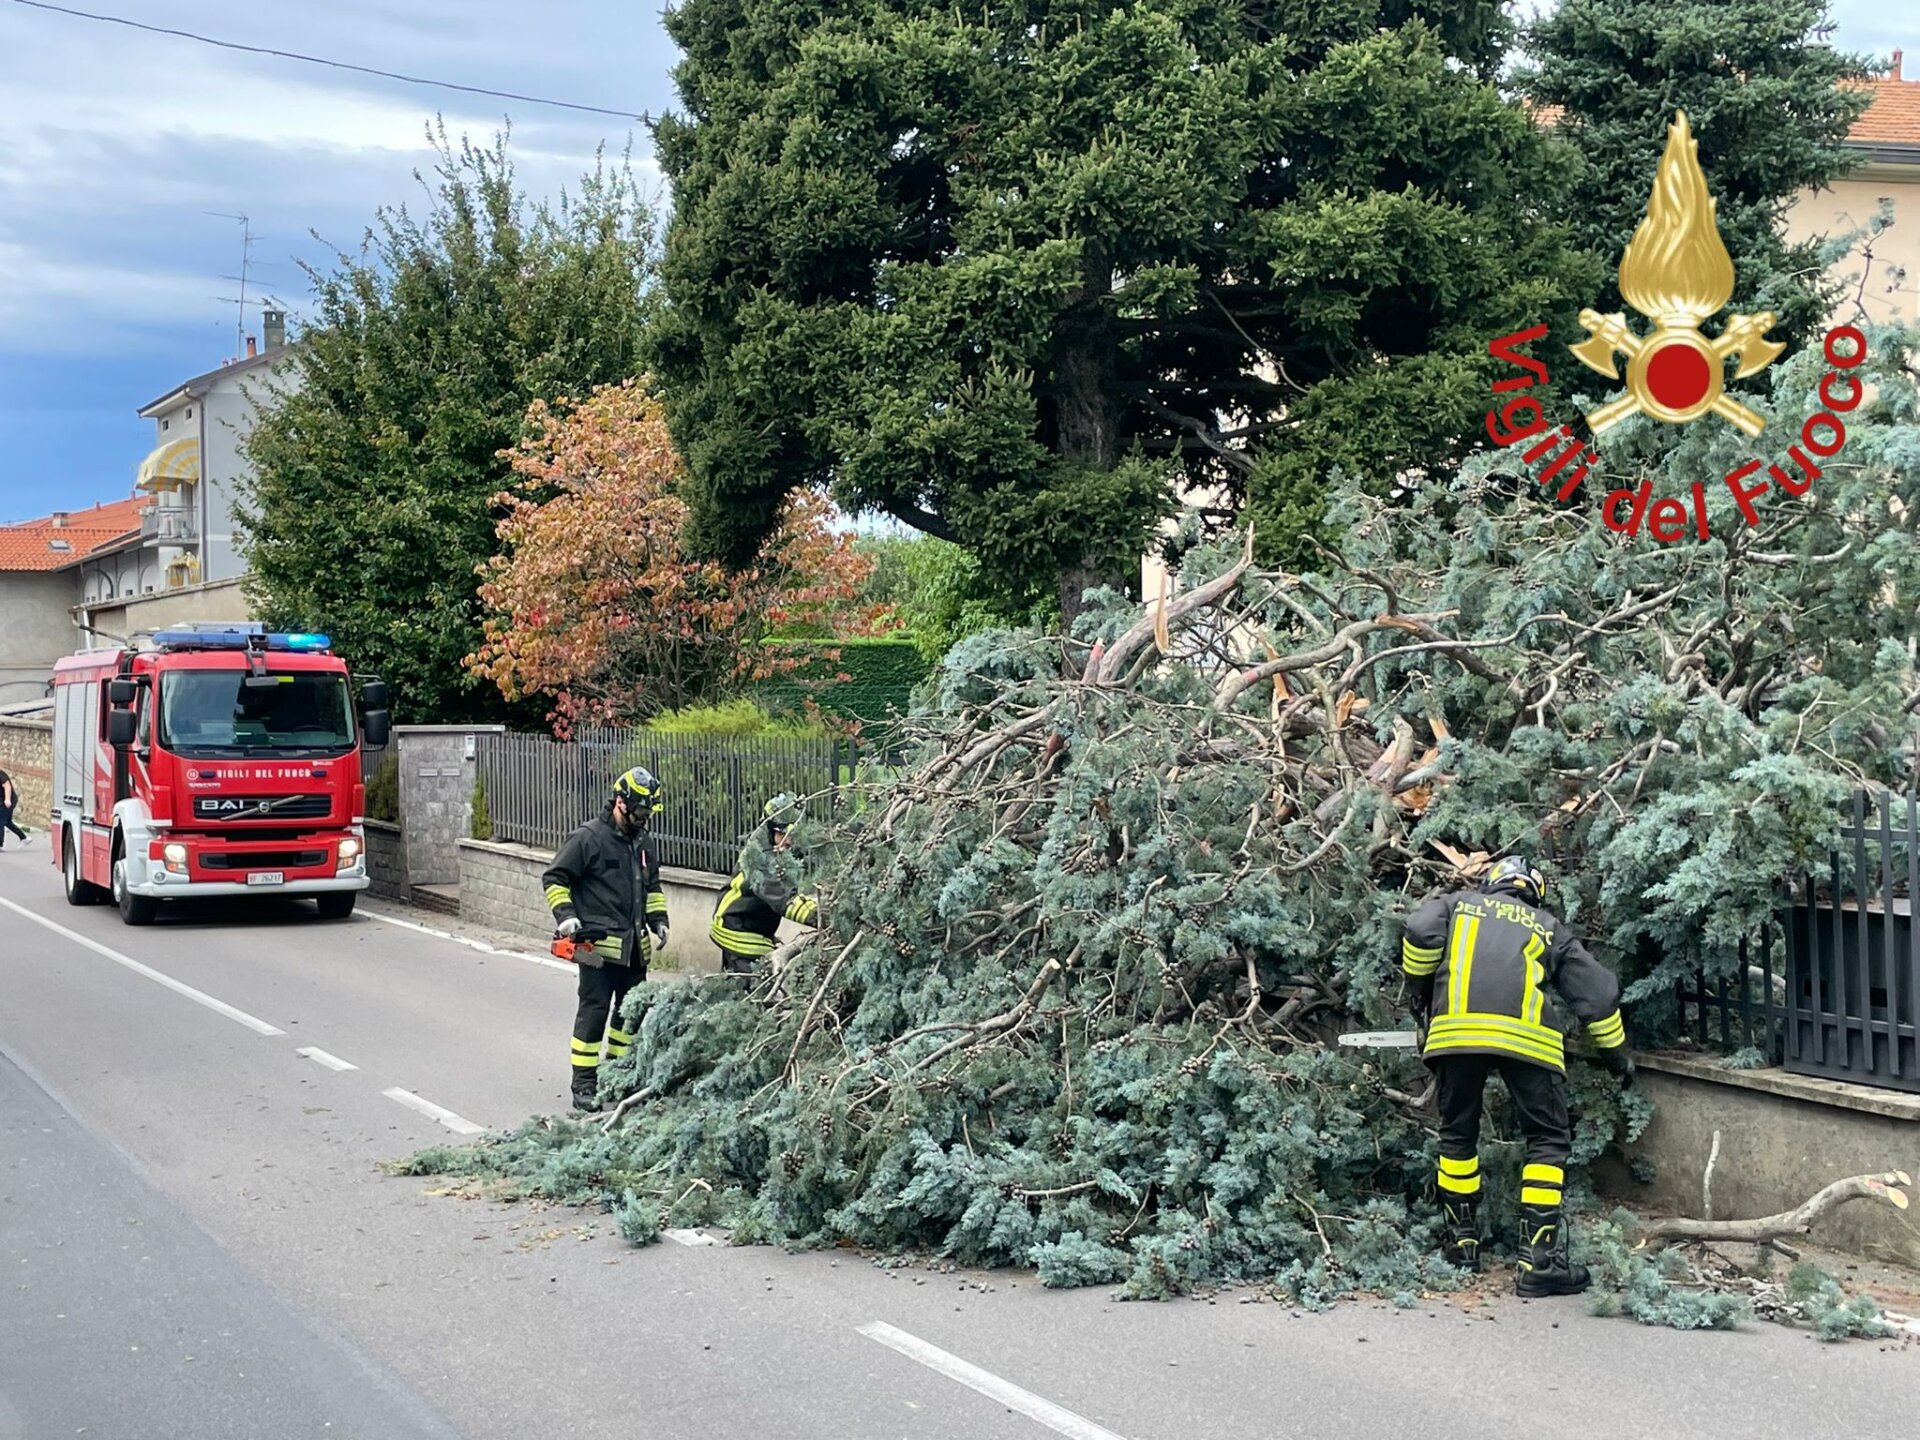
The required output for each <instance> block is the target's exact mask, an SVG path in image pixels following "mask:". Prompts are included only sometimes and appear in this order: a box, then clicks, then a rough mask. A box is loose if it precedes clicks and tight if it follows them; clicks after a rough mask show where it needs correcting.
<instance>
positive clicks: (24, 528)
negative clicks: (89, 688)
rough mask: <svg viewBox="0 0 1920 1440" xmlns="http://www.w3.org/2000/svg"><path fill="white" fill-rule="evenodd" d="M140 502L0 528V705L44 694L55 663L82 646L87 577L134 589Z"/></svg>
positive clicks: (123, 502)
mask: <svg viewBox="0 0 1920 1440" xmlns="http://www.w3.org/2000/svg"><path fill="white" fill-rule="evenodd" d="M144 503H145V502H144V501H142V500H141V499H138V498H135V499H130V500H115V501H113V502H111V503H109V504H105V505H95V506H93V507H92V508H91V509H87V510H73V511H66V510H60V511H55V512H54V513H53V514H51V515H48V516H45V517H44V518H42V519H39V520H28V521H25V522H23V523H21V524H18V525H0V705H9V704H13V703H15V702H24V701H31V700H36V699H39V698H40V697H42V696H43V695H45V694H46V688H47V683H48V680H49V679H50V678H51V676H52V674H53V662H54V661H55V660H57V659H58V658H59V657H60V656H62V655H67V654H71V653H72V652H73V651H75V650H78V649H82V648H84V644H85V637H84V636H83V635H81V634H79V633H77V632H76V631H75V629H74V623H75V620H74V606H75V605H76V604H77V603H78V601H79V599H80V596H81V594H82V593H83V586H84V585H85V583H87V582H86V581H85V580H84V579H83V572H84V571H86V570H87V569H89V568H92V569H93V570H94V571H95V573H96V574H97V575H99V576H100V577H102V578H103V580H104V579H107V578H109V577H110V582H111V583H113V584H114V585H116V586H125V587H137V586H138V584H139V582H140V570H139V556H138V555H137V554H136V553H134V552H133V551H132V550H130V548H129V542H130V541H137V540H138V539H139V536H140V508H141V506H142V505H143V504H144Z"/></svg>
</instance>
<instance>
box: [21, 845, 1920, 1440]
mask: <svg viewBox="0 0 1920 1440" xmlns="http://www.w3.org/2000/svg"><path fill="white" fill-rule="evenodd" d="M429 923H430V924H432V923H438V922H431V921H430V922H429ZM49 927H58V928H49ZM571 1013H572V982H571V976H570V974H569V973H566V972H562V971H558V970H555V969H553V968H551V967H550V966H547V965H542V964H538V963H534V962H533V961H530V960H527V959H524V958H516V957H514V956H511V955H507V954H502V953H498V952H487V951H482V950H479V949H475V948H472V947H471V946H467V945H462V944H459V943H457V942H455V941H453V940H450V939H444V938H437V937H435V936H432V935H427V934H422V933H419V932H418V931H417V930H412V929H407V928H403V927H402V926H401V925H397V924H393V923H388V922H385V921H382V920H378V919H374V918H370V917H366V916H360V917H356V918H355V919H354V920H352V921H350V922H347V923H345V924H322V923H321V922H319V921H317V920H316V919H315V918H314V917H313V916H312V914H311V911H310V910H308V909H306V908H305V907H302V906H298V905H294V904H290V903H286V902H274V901H262V902H260V903H258V904H251V905H248V906H247V907H245V908H243V909H212V908H208V909H203V910H194V911H189V910H181V911H179V912H177V913H168V914H166V916H165V918H163V920H162V922H161V923H160V924H159V925H157V926H155V927H153V928H151V929H147V930H131V929H128V928H126V927H123V926H122V925H121V924H120V922H119V919H118V916H117V915H116V914H115V913H114V912H112V911H111V910H106V909H72V908H69V907H68V906H67V905H66V904H65V902H64V901H63V900H62V898H61V896H60V893H59V886H58V878H57V876H56V874H55V872H54V869H53V867H52V866H51V865H50V864H49V863H47V857H46V852H45V851H44V850H31V849H30V850H27V851H25V852H20V851H16V850H15V849H13V848H12V847H9V848H8V849H7V850H6V851H5V852H4V854H0V1440H13V1437H15V1436H20V1437H29V1440H43V1437H53V1436H61V1435H72V1434H85V1435H88V1436H91V1437H94V1440H102V1437H105V1440H172V1437H175V1436H178V1437H181V1440H187V1437H193V1440H202V1437H224V1436H229V1435H231V1436H247V1437H256V1436H257V1437H276V1440H277V1437H282V1436H285V1437H302V1440H304V1437H305V1436H307V1435H326V1436H352V1437H365V1440H412V1437H414V1436H416V1435H418V1436H429V1435H442V1434H445V1435H461V1436H467V1437H472V1440H495V1437H498V1440H523V1437H528V1436H541V1437H558V1436H591V1437H600V1436H616V1435H617V1436H633V1435H644V1436H647V1437H649V1440H673V1437H683V1436H684V1437H689V1440H695V1437H698V1440H709V1437H727V1436H753V1437H755V1440H785V1437H858V1440H869V1437H871V1440H894V1437H900V1440H907V1437H912V1440H933V1437H954V1440H1047V1437H1049V1436H1053V1435H1066V1436H1069V1437H1074V1440H1111V1437H1128V1440H1197V1437H1221V1440H1238V1437H1249V1440H1251V1437H1259V1440H1276V1437H1279V1440H1285V1437H1295V1436H1300V1437H1306V1436H1312V1437H1315V1440H1338V1437H1346V1436H1354V1437H1360V1436H1365V1437H1367V1440H1377V1437H1379V1436H1380V1435H1382V1434H1408V1433H1412V1434H1417V1435H1419V1436H1421V1437H1422V1440H1441V1437H1448V1436H1461V1437H1467V1436H1473V1437H1504V1436H1514V1437H1521V1436H1526V1437H1528V1440H1538V1437H1540V1436H1542V1435H1550V1436H1557V1437H1569V1436H1585V1435H1595V1436H1600V1435H1604V1436H1609V1437H1618V1436H1642V1435H1645V1436H1654V1435H1659V1436H1667V1435H1676V1434H1686V1435H1688V1436H1690V1437H1700V1440H1710V1437H1720V1436H1726V1437H1729V1440H1733V1437H1738V1440H1761V1437H1770V1436H1781V1437H1792V1440H1804V1437H1806V1436H1808V1435H1818V1434H1832V1433H1839V1432H1842V1431H1881V1432H1894V1431H1899V1432H1904V1431H1905V1430H1906V1429H1907V1428H1910V1427H1911V1424H1912V1419H1913V1408H1914V1397H1915V1396H1916V1395H1920V1370H1916V1369H1915V1365H1916V1360H1917V1357H1916V1354H1915V1353H1914V1352H1889V1351H1885V1350H1882V1349H1881V1348H1880V1347H1878V1346H1875V1345H1871V1344H1855V1345H1848V1346H1839V1347H1833V1346H1823V1345H1820V1344H1818V1343H1817V1342H1814V1341H1813V1340H1811V1339H1809V1338H1807V1337H1805V1336H1802V1335H1796V1334H1792V1333H1789V1332H1786V1331H1783V1330H1780V1329H1777V1328H1775V1327H1769V1326H1753V1327H1750V1328H1748V1329H1746V1330H1744V1331H1741V1332H1738V1333H1734V1334H1710V1335H1679V1334H1675V1333H1672V1332H1666V1331H1654V1330H1647V1329H1642V1328H1640V1327H1638V1326H1635V1325H1632V1324H1631V1323H1628V1322H1623V1321H1600V1320H1595V1319H1591V1318H1589V1317H1588V1316H1587V1315H1586V1313H1585V1310H1584V1308H1583V1306H1582V1304H1581V1302H1580V1301H1578V1300H1568V1301H1552V1302H1535V1303H1533V1304H1521V1303H1519V1302H1514V1301H1508V1302H1505V1303H1503V1304H1500V1305H1498V1306H1495V1307H1493V1308H1492V1309H1490V1310H1487V1311H1483V1312H1480V1313H1478V1314H1465V1313H1462V1312H1460V1311H1459V1310H1456V1309H1454V1308H1451V1307H1447V1306H1426V1307H1421V1308H1417V1309H1414V1310H1410V1311H1398V1310H1394V1309H1392V1308H1390V1307H1375V1306H1370V1305H1364V1304H1355V1305H1348V1306H1342V1307H1339V1308H1337V1309H1336V1310H1334V1311H1333V1312H1332V1313H1330V1314H1325V1315H1318V1316H1312V1315H1298V1314H1296V1313H1294V1312H1292V1311H1290V1310H1289V1309H1287V1308H1286V1307H1284V1306H1280V1305H1276V1304H1272V1303H1265V1304H1241V1303H1236V1301H1235V1299H1234V1298H1233V1297H1227V1298H1223V1299H1221V1300H1219V1301H1218V1302H1217V1303H1210V1302H1204V1301H1199V1302H1196V1301H1179V1302H1173V1303H1170V1304H1160V1305H1144V1304H1143V1305H1121V1304H1114V1303H1112V1302H1111V1301H1110V1300H1109V1299H1108V1298H1107V1297H1106V1296H1105V1295H1103V1294H1100V1293H1086V1292H1076V1293H1058V1292H1049V1291H1045V1290H1042V1289H1041V1288H1040V1287H1039V1286H1038V1285H1037V1284H1035V1283H1034V1282H1033V1281H1032V1280H1031V1279H1030V1277H1026V1276H1021V1275H1005V1274H997V1275H939V1274H928V1273H925V1272H915V1271H883V1270H880V1269H877V1268H875V1267H874V1266H872V1265H870V1264H868V1263H867V1262H865V1261H864V1260H862V1259H860V1258H858V1257H855V1256H853V1255H851V1254H846V1253H843V1254H840V1255H837V1256H829V1255H801V1256H790V1255H787V1254H785V1253H783V1252H781V1251H778V1250H769V1249H751V1248H734V1247H729V1246H725V1245H711V1244H707V1245H701V1244H691V1245H687V1244H679V1243H662V1244H659V1245H655V1246H650V1247H648V1248H647V1249H645V1250H634V1249H632V1248H630V1247H628V1246H626V1245H624V1244H622V1243H621V1242H620V1241H619V1239H618V1238H617V1236H616V1235H615V1234H614V1233H613V1231H612V1227H611V1225H610V1223H609V1222H608V1221H607V1220H606V1219H605V1217H601V1216H597V1215H594V1214H591V1213H587V1212H580V1211H573V1210H565V1209H554V1208H548V1209H534V1208H531V1207H508V1206H501V1205H498V1204H494V1203H491V1202H487V1201H480V1200H463V1199H455V1198H452V1197H449V1196H444V1195H435V1194H431V1193H429V1192H430V1191H431V1190H432V1189H433V1186H432V1184H431V1183H430V1182H423V1181H420V1180H412V1179H398V1178H393V1177H389V1176H386V1175H384V1174H382V1173H380V1172H379V1171H378V1170H376V1168H375V1164H376V1162H377V1161H379V1160H381V1159H383V1158H388V1157H392V1156H397V1155H403V1154H406V1153H408V1152H410V1151H411V1150H413V1149H416V1148H418V1147H420V1146H422V1145H426V1144H434V1143H442V1142H446V1141H449V1140H453V1139H456V1138H458V1131H459V1129H460V1127H472V1126H499V1127H504V1126H509V1125H512V1124H514V1123H516V1122H518V1121H519V1120H520V1119H522V1118H524V1117H525V1116H526V1115H527V1114H528V1113H530V1112H533V1111H540V1110H553V1109H557V1108H559V1107H560V1106H561V1105H562V1104H563V1094H562V1091H563V1086H564V1084H565V1080H566V1062H565V1032H566V1029H567V1026H568V1022H569V1020H570V1018H571ZM341 1065H345V1066H348V1067H351V1068H344V1069H343V1068H336V1067H338V1066H341ZM689 1238H692V1237H689ZM135 1346H138V1347H140V1348H139V1349H137V1350H136V1349H134V1348H132V1347H135ZM189 1357H191V1358H189Z"/></svg>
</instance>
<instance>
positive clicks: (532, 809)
mask: <svg viewBox="0 0 1920 1440" xmlns="http://www.w3.org/2000/svg"><path fill="white" fill-rule="evenodd" d="M857 759H858V757H857V754H856V752H855V749H854V746H853V744H852V742H850V741H847V740H838V739H813V738H805V739H789V738H760V737H756V738H752V739H739V740H727V739H707V738H704V737H688V736H677V735H653V734H649V733H647V732H645V731H629V730H581V731H578V732H576V733H575V735H574V737H573V738H572V739H570V740H568V741H565V742H559V741H555V740H552V739H550V738H548V737H547V736H545V735H516V734H492V735H481V736H480V737H479V740H478V746H477V749H476V760H477V763H478V767H479V778H480V784H481V786H482V787H483V788H484V789H485V791H486V797H487V816H488V819H489V820H490V821H491V823H492V826H493V838H494V839H496V840H512V841H517V842H519V843H520V844H523V845H530V846H533V847H534V848H536V849H543V850H555V849H558V848H559V846H560V844H561V842H562V841H564V840H565V839H566V837H567V836H568V835H570V834H571V833H572V832H573V830H574V827H575V826H577V825H579V824H580V823H581V822H582V821H583V820H585V819H587V818H588V817H590V816H592V815H596V814H598V813H599V811H600V807H601V806H602V805H603V804H605V803H606V800H607V798H608V797H609V796H610V795H611V794H612V789H613V782H614V779H615V777H616V776H618V775H620V774H621V773H622V772H623V771H625V770H627V769H629V768H630V767H632V766H635V765H644V766H645V767H646V768H647V769H649V770H651V771H652V772H653V774H654V776H655V777H656V778H657V779H658V780H659V782H660V791H661V802H662V808H661V811H660V813H659V814H658V815H656V816H655V817H654V821H653V833H654V835H655V837H656V838H657V840H658V841H659V852H658V853H659V856H660V861H661V863H662V864H665V865H680V866H685V867H686V868H688V869H692V870H710V871H715V872H718V873H720V874H727V873H729V872H731V871H732V869H733V867H734V864H735V862H736V860H737V859H738V858H739V854H740V846H741V844H742V842H743V841H744V840H745V839H746V837H747V835H748V834H749V833H750V832H751V831H752V830H753V828H754V826H755V825H757V824H759V823H760V818H761V811H762V807H763V806H764V805H765V804H766V802H767V801H768V800H770V799H771V798H772V797H773V796H775V795H777V794H779V793H781V792H782V791H789V792H791V793H793V794H795V795H800V796H806V795H812V794H817V793H819V792H822V791H830V790H831V789H832V788H833V787H835V786H838V785H842V784H845V783H847V782H848V781H849V780H851V779H852V776H853V771H854V767H855V765H856V763H857Z"/></svg>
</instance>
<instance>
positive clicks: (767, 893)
mask: <svg viewBox="0 0 1920 1440" xmlns="http://www.w3.org/2000/svg"><path fill="white" fill-rule="evenodd" d="M797 809H798V806H797V804H796V802H795V801H794V800H793V798H792V797H791V796H788V795H779V796H776V797H774V798H773V799H772V800H769V801H768V802H767V805H766V809H765V810H764V811H763V812H762V814H763V815H764V816H765V817H766V823H765V825H764V826H762V828H761V834H760V835H756V836H755V837H754V838H753V839H752V840H750V841H748V842H747V845H746V847H745V848H744V849H743V850H741V852H740V869H739V870H738V872H736V873H735V875H734V877H733V878H732V879H731V880H729V881H728V882H727V888H726V889H725V890H723V891H722V892H721V894H720V902H719V903H718V904H717V905H715V906H714V907H713V924H712V925H711V926H710V927H709V928H708V932H707V933H708V934H709V935H711V936H712V937H713V943H714V944H715V945H717V946H719V947H720V968H721V969H722V970H724V971H725V972H726V973H727V974H729V975H751V974H752V973H753V969H754V965H755V963H756V962H757V961H759V960H760V959H761V957H763V956H765V955H770V954H772V953H773V944H774V940H775V938H776V937H777V936H778V935H779V933H780V921H781V920H782V919H787V920H791V921H793V922H794V923H795V924H799V925H811V924H813V923H814V918H815V917H816V916H817V915H818V914H819V911H820V906H819V902H818V901H816V900H815V899H814V898H813V896H811V895H807V894H803V893H801V891H800V889H799V887H798V886H797V885H796V884H795V883H794V882H793V880H792V878H791V877H790V874H787V873H782V872H790V871H791V869H792V867H791V865H782V864H781V863H780V862H779V858H778V857H779V856H780V853H781V852H782V851H785V850H786V849H787V844H788V840H789V838H790V837H789V836H788V833H787V830H788V823H789V821H790V819H791V817H792V816H793V814H794V813H795V811H796V810H797Z"/></svg>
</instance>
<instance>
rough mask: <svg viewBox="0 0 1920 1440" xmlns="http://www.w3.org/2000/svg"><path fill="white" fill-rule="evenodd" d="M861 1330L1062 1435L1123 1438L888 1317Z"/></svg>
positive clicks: (1087, 1438)
mask: <svg viewBox="0 0 1920 1440" xmlns="http://www.w3.org/2000/svg"><path fill="white" fill-rule="evenodd" d="M860 1333H861V1334H862V1335H864V1336H866V1337H867V1338H868V1339H869V1340H878V1341H879V1342H880V1343H881V1344H882V1345H885V1346H886V1347H887V1348H888V1349H890V1350H897V1351H899V1352H900V1353H901V1354H902V1355H904V1356H906V1357H907V1358H908V1359H909V1360H918V1361H919V1362H920V1363H921V1364H922V1365H925V1366H926V1367H927V1368H928V1369H929V1370H938V1371H939V1372H940V1373H941V1374H942V1375H944V1376H946V1377H947V1378H948V1379H949V1380H957V1381H959V1382H960V1383H961V1384H962V1385H965V1386H966V1387H967V1388H968V1389H969V1390H977V1391H979V1392H980V1393H981V1394H982V1395H985V1396H987V1397H988V1398H989V1399H992V1400H998V1401H999V1402H1000V1403H1001V1404H1002V1405H1004V1406H1006V1407H1007V1408H1008V1409H1009V1410H1017V1411H1019V1412H1020V1413H1021V1414H1022V1415H1024V1416H1026V1417H1027V1418H1028V1419H1029V1420H1037V1421H1038V1422H1039V1423H1040V1424H1042V1425H1044V1426H1046V1427H1047V1428H1048V1429H1049V1430H1051V1431H1053V1432H1054V1433H1055V1434H1058V1435H1066V1436H1069V1437H1071V1440H1123V1437H1122V1436H1120V1435H1117V1434H1115V1433H1114V1432H1113V1431H1111V1430H1108V1429H1106V1428H1104V1427H1103V1426H1100V1425H1096V1424H1094V1423H1093V1421H1091V1420H1089V1419H1087V1418H1086V1417H1085V1416H1084V1415H1076V1414H1074V1413H1073V1411H1071V1410H1068V1409H1065V1408H1064V1407H1062V1406H1059V1405H1056V1404H1054V1403H1053V1402H1052V1401H1051V1400H1043V1399H1041V1398H1040V1397H1039V1396H1038V1395H1035V1394H1034V1393H1033V1392H1032V1391H1031V1390H1022V1389H1021V1388H1020V1387H1019V1386H1018V1385H1016V1384H1014V1383H1013V1382H1012V1381H1011V1380H1002V1379H1001V1378H1000V1377H999V1376H998V1375H995V1374H994V1373H993V1372H992V1371H991V1370H982V1369H981V1368H980V1367H979V1366H978V1365H973V1364H969V1363H968V1362H967V1361H965V1360H962V1359H961V1358H960V1357H959V1356H958V1355H950V1354H948V1353H947V1352H946V1351H945V1350H942V1349H941V1348H940V1347H939V1346H937V1345H929V1344H928V1343H927V1342H926V1341H925V1340H922V1339H921V1338H920V1337H919V1336H917V1335H909V1334H908V1333H907V1332H906V1331H904V1330H897V1329H895V1328H894V1327H893V1326H891V1325H889V1324H887V1323H886V1322H885V1321H881V1320H873V1321H869V1322H868V1323H867V1324H865V1325H862V1326H861V1327H860Z"/></svg>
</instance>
